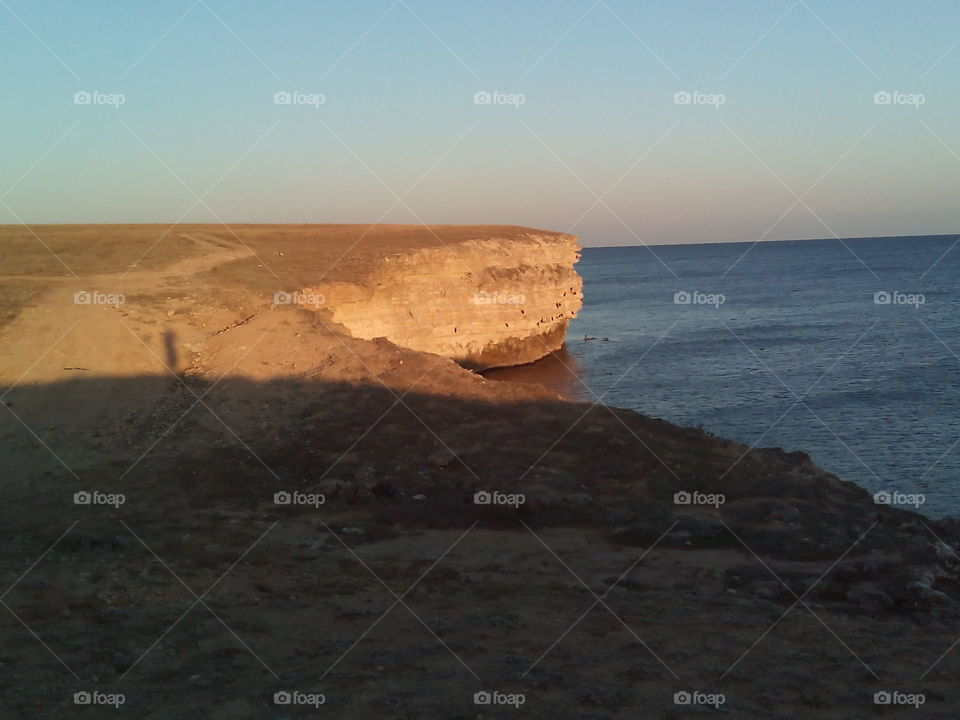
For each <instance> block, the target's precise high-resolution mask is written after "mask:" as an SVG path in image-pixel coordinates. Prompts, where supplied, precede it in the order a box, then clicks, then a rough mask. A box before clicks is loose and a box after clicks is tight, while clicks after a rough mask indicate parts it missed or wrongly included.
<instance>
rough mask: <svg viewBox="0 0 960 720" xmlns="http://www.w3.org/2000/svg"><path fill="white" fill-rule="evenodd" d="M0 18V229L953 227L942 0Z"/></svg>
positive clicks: (212, 1)
mask: <svg viewBox="0 0 960 720" xmlns="http://www.w3.org/2000/svg"><path fill="white" fill-rule="evenodd" d="M0 28H2V30H0V47H2V52H3V62H2V63H0V92H2V93H3V100H2V102H0V128H2V133H3V140H4V141H3V143H0V223H19V222H26V223H95V222H174V221H177V220H180V221H183V222H219V221H227V222H236V223H241V222H338V223H339V222H351V223H356V222H375V221H379V222H392V223H420V222H424V223H435V224H440V223H457V224H461V223H462V224H482V223H490V224H517V225H527V226H535V227H541V228H546V229H550V230H557V231H566V232H570V233H573V234H576V235H579V236H580V237H581V240H582V242H583V243H584V244H585V245H588V246H589V245H619V244H639V243H641V242H645V243H650V244H671V243H700V242H732V241H750V242H752V241H755V240H760V239H764V240H782V239H788V238H811V237H820V238H823V237H832V236H834V235H839V236H841V237H850V236H881V235H922V234H941V233H942V234H948V233H956V232H958V231H960V204H958V202H957V191H958V188H960V123H958V121H957V120H958V118H960V93H958V84H957V77H958V72H960V6H958V5H957V4H956V3H948V2H943V1H942V0H919V1H911V2H906V1H904V2H885V1H883V0H880V1H869V2H868V1H857V0H849V1H845V2H842V3H837V2H826V0H803V1H799V2H791V1H788V0H729V1H717V0H702V1H695V0H690V1H688V0H685V1H684V2H653V1H651V2H642V3H637V2H634V1H633V0H597V1H596V2H594V1H593V0H526V1H522V2H516V0H512V1H511V2H506V1H505V0H488V1H487V2H482V3H467V2H449V1H446V2H441V1H440V0H396V1H395V2H394V1H393V0H376V1H374V0H351V1H350V2H316V1H313V0H310V1H308V0H289V1H286V2H282V3H253V2H246V1H242V2H237V1H236V0H196V2H194V0H171V1H170V2H162V3H130V2H126V1H123V0H104V1H100V2H96V3H77V2H67V1H65V0H44V2H35V0H3V2H2V3H0ZM608 188H609V190H608ZM198 197H199V200H198Z"/></svg>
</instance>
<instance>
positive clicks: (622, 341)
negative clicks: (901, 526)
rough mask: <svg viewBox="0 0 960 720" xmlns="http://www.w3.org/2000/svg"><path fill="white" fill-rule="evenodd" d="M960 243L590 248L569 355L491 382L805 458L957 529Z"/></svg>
mask: <svg viewBox="0 0 960 720" xmlns="http://www.w3.org/2000/svg"><path fill="white" fill-rule="evenodd" d="M957 242H958V237H957V236H956V235H952V236H936V237H901V238H860V239H852V240H844V241H843V242H840V241H838V240H811V241H797V242H777V243H759V244H756V245H752V244H750V243H733V244H722V245H720V244H709V245H687V246H659V247H652V248H643V247H629V248H592V249H586V250H584V253H583V260H582V261H581V262H580V264H579V265H578V270H579V272H580V273H581V274H582V275H583V278H584V294H585V303H584V308H583V310H582V312H581V314H580V317H579V318H577V319H576V320H575V321H574V322H573V323H572V324H571V327H570V332H569V335H568V342H567V348H566V350H565V351H564V352H562V353H560V354H559V355H558V356H557V357H551V358H547V359H546V360H543V361H541V362H539V363H535V364H533V365H530V366H526V367H524V368H514V369H509V370H501V371H494V372H493V373H491V374H490V376H491V377H495V378H497V379H508V380H524V381H531V382H542V383H544V384H547V385H549V386H551V387H552V388H554V389H556V390H557V391H559V392H560V393H561V394H563V395H566V396H567V397H570V398H573V399H577V400H586V401H594V400H596V399H597V398H600V399H601V401H602V402H603V403H605V404H608V405H615V406H618V407H624V408H632V409H634V410H638V411H640V412H642V413H645V414H647V415H652V416H654V417H660V418H664V419H667V420H670V421H671V422H674V423H677V424H680V425H693V426H696V425H702V426H703V427H704V428H705V429H707V430H710V431H711V432H714V433H716V434H717V435H721V436H724V437H730V438H733V439H735V440H739V441H740V442H744V443H747V444H756V445H757V446H759V447H768V446H780V447H783V448H786V449H788V450H798V449H799V450H804V451H806V452H809V453H810V455H812V456H813V459H814V460H815V461H816V462H817V463H819V464H820V465H821V466H822V467H824V468H826V469H827V470H830V471H831V472H835V473H836V474H837V475H839V476H840V477H842V478H844V479H847V480H853V481H854V482H857V483H859V484H860V485H862V486H863V487H866V488H867V489H869V490H870V491H872V492H878V491H889V492H898V493H903V494H915V495H916V494H923V496H924V498H923V499H924V500H925V502H924V503H923V505H922V506H920V508H919V509H920V510H921V512H924V513H927V514H929V515H933V516H942V515H960V413H958V410H960V312H958V310H960V244H957V247H956V248H953V249H951V248H952V246H953V245H954V243H957ZM585 337H587V338H596V339H593V340H585V339H584V338H585ZM902 499H903V498H902Z"/></svg>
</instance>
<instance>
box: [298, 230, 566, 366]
mask: <svg viewBox="0 0 960 720" xmlns="http://www.w3.org/2000/svg"><path fill="white" fill-rule="evenodd" d="M579 258H580V246H579V245H578V244H577V239H576V238H575V237H573V236H570V235H563V234H554V233H534V232H531V233H527V234H523V235H520V236H514V237H486V238H474V239H467V240H462V241H459V242H456V243H446V244H444V245H442V246H440V247H429V248H422V249H417V250H413V251H410V252H405V253H398V254H395V255H392V256H389V257H386V258H384V259H383V260H382V261H381V262H380V263H379V264H378V265H377V266H376V267H375V268H374V269H373V270H372V271H371V272H370V273H369V274H367V275H366V276H364V277H363V278H361V279H360V280H359V281H357V282H330V283H326V284H320V285H317V286H316V287H311V288H306V289H305V290H304V293H305V294H306V295H307V296H312V297H318V298H322V302H320V303H318V304H316V307H317V308H322V309H326V310H328V311H330V312H331V313H332V315H333V319H334V320H335V321H336V322H338V323H340V324H341V325H343V326H344V327H345V328H347V330H349V331H350V333H351V334H352V335H353V336H354V337H358V338H362V339H365V340H372V339H374V338H379V337H384V338H387V339H388V340H390V341H391V342H393V343H394V344H396V345H399V346H401V347H405V348H408V349H411V350H417V351H421V352H430V353H435V354H437V355H443V356H444V357H448V358H451V359H453V360H456V361H457V362H458V363H460V364H461V365H464V366H465V367H468V368H471V369H477V370H482V369H487V368H491V367H500V366H506V365H521V364H525V363H529V362H533V361H535V360H539V359H540V358H542V357H544V356H545V355H548V354H549V353H551V352H553V351H554V350H558V349H559V348H560V347H561V346H562V345H563V342H564V339H565V337H566V332H567V325H568V323H569V321H570V319H571V318H574V317H576V315H577V311H578V310H579V309H580V307H581V306H582V304H583V280H582V278H581V277H580V275H579V274H578V273H577V272H576V270H575V269H574V265H575V264H576V262H577V261H578V260H579Z"/></svg>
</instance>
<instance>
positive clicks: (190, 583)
mask: <svg viewBox="0 0 960 720" xmlns="http://www.w3.org/2000/svg"><path fill="white" fill-rule="evenodd" d="M166 229H167V228H165V227H160V226H130V227H115V228H102V227H99V228H63V227H57V228H34V231H35V232H36V233H37V235H39V236H40V238H41V239H42V240H43V241H44V242H46V244H47V245H48V246H49V247H50V248H51V249H53V250H54V251H55V252H56V253H57V254H58V255H60V256H61V258H62V259H63V260H64V261H65V262H66V264H67V265H68V266H69V267H70V269H71V270H72V273H71V272H68V271H67V270H66V269H65V268H64V266H63V265H62V264H61V263H60V262H59V261H58V260H57V259H56V258H54V257H53V256H52V255H51V254H50V253H49V252H48V251H47V250H46V249H45V248H44V246H43V244H41V242H40V241H39V240H37V239H36V238H34V237H32V236H31V235H30V233H28V232H26V231H24V230H23V229H13V228H6V229H0V248H2V250H0V253H2V254H0V256H2V257H3V262H4V264H3V266H2V275H3V280H2V286H3V292H4V295H3V296H2V297H3V302H4V306H3V307H2V308H0V310H2V311H3V312H5V313H6V315H5V317H7V322H6V324H5V325H3V326H2V327H0V336H2V337H0V340H2V342H0V383H2V389H0V396H2V402H3V404H4V406H5V407H6V410H5V411H0V412H2V413H3V414H2V415H0V447H2V450H3V458H4V500H5V501H4V503H3V504H2V506H0V518H2V527H3V530H4V536H3V537H4V540H5V542H4V543H3V549H2V552H0V558H2V568H3V573H4V575H3V576H4V578H5V580H4V584H3V587H2V588H0V592H2V593H3V594H2V596H0V598H2V601H3V604H4V605H5V607H6V609H4V610H2V611H0V612H2V613H4V617H5V620H3V621H2V622H0V648H2V650H0V663H2V668H3V676H4V683H3V697H2V699H0V702H2V703H3V708H4V709H3V712H2V716H3V717H11V718H20V717H22V718H62V717H71V716H73V715H74V714H80V713H82V714H83V715H84V716H90V717H94V716H95V717H100V716H104V717H119V716H121V715H122V716H126V717H137V718H141V717H142V718H184V717H210V718H248V717H249V718H274V717H275V718H292V717H305V716H309V715H313V716H318V715H319V714H321V713H322V714H323V715H324V716H326V717H337V718H341V717H342V718H356V717H370V718H380V717H382V718H486V717H513V716H515V717H530V718H548V717H549V718H636V717H664V718H687V717H700V716H705V715H708V714H710V713H716V712H724V713H732V714H734V715H736V716H738V717H745V718H746V717H777V718H780V717H798V718H803V717H811V718H863V717H873V716H882V717H898V716H904V717H908V716H909V717H913V716H919V715H920V714H921V713H922V714H923V715H924V716H928V717H943V718H947V717H950V718H952V717H955V716H956V714H957V711H958V708H960V702H958V699H957V692H958V691H957V686H956V682H955V673H956V671H957V669H958V663H960V659H958V658H957V655H956V653H955V652H954V651H953V650H952V644H953V643H954V641H955V640H957V639H958V638H960V613H958V606H957V601H958V599H960V579H958V573H957V570H958V569H960V565H958V563H960V558H958V557H957V556H956V554H955V548H956V547H957V546H958V541H960V528H958V524H957V523H956V522H954V521H950V520H946V521H938V522H934V521H931V520H927V519H926V518H923V517H922V516H919V515H916V514H913V513H909V512H905V511H901V510H897V509H893V508H890V507H887V506H878V505H875V504H874V503H873V502H872V500H871V498H870V497H869V496H868V495H867V493H866V492H864V491H862V490H860V489H859V488H857V487H855V486H853V485H852V484H850V483H844V482H842V481H840V480H839V479H837V478H835V477H833V476H830V475H828V474H825V473H823V472H822V471H820V470H819V469H818V468H816V466H814V465H813V464H812V463H811V462H810V460H809V458H807V457H806V456H805V455H804V454H803V453H785V452H783V451H781V450H776V449H768V450H752V451H749V450H748V449H747V448H745V447H744V446H741V445H739V444H736V443H733V442H730V441H727V440H724V439H722V438H715V437H711V436H709V435H705V434H704V433H702V432H699V431H697V430H694V429H691V428H678V427H676V426H673V425H670V424H669V423H666V422H663V421H659V420H655V419H651V418H646V417H643V416H641V415H638V414H636V413H631V412H627V411H621V410H616V409H613V408H606V407H591V406H588V405H582V404H573V403H566V402H562V401H560V400H559V399H558V398H557V397H556V396H555V395H553V394H552V393H550V392H548V391H546V390H544V389H543V388H540V387H537V386H532V385H524V384H522V383H502V382H493V381H488V380H485V379H484V378H482V377H480V376H478V375H475V374H472V373H469V372H467V371H465V370H463V369H462V368H459V367H458V366H456V365H455V364H454V363H452V362H451V361H449V360H445V359H443V358H440V357H437V356H432V355H426V354H421V353H415V352H412V351H408V350H403V349H401V348H397V347H395V346H393V345H391V344H390V343H388V342H386V341H382V340H380V341H363V340H357V339H355V338H351V337H349V336H348V335H345V334H344V333H343V332H342V329H341V328H338V327H337V326H336V325H334V324H332V323H330V322H329V320H328V319H327V318H325V316H324V314H323V313H322V312H321V313H316V312H310V311H304V310H300V309H297V308H295V307H275V306H273V305H272V304H271V302H270V294H271V293H272V292H274V291H275V287H276V283H277V278H276V277H273V275H272V274H271V272H270V271H271V270H273V271H274V272H276V274H277V275H280V276H281V280H282V282H284V283H293V286H296V283H297V282H298V279H303V278H308V279H309V281H315V280H316V275H317V273H318V272H320V273H323V272H326V271H327V270H330V266H331V265H332V263H333V261H335V260H336V258H337V257H338V256H345V258H346V261H345V262H344V264H343V268H341V266H340V265H337V266H336V267H335V268H334V269H333V270H332V271H331V272H343V273H345V275H344V276H343V277H346V276H347V275H346V273H362V272H363V268H364V267H367V266H368V265H369V263H370V262H371V259H372V258H374V257H376V254H377V253H384V252H400V251H402V249H403V248H404V247H409V246H411V244H415V243H420V242H422V243H434V242H442V241H444V240H447V241H452V240H453V239H454V238H456V237H466V236H469V235H470V234H475V233H480V232H487V231H488V229H484V228H437V229H436V233H437V235H438V236H440V238H442V239H438V238H437V237H435V236H433V235H431V234H430V233H424V231H423V230H419V231H417V230H415V229H412V228H389V227H383V228H376V229H375V230H374V231H373V232H371V233H369V234H367V236H366V237H361V236H362V235H363V232H364V230H365V229H366V228H362V227H355V226H332V227H323V228H312V229H311V228H310V227H308V226H280V227H273V228H271V227H269V226H243V227H241V228H239V229H238V230H237V235H238V236H237V237H234V235H233V234H231V233H230V232H228V231H227V230H226V229H224V228H219V229H216V228H213V227H208V226H182V227H178V228H175V229H173V230H172V231H171V232H169V233H167V235H166V236H165V237H164V238H163V240H162V241H161V242H159V243H157V244H156V246H155V247H154V248H152V249H149V252H146V253H144V251H145V250H148V247H149V245H150V244H151V243H152V242H153V241H154V240H156V238H157V237H158V236H159V235H160V234H162V233H163V232H164V231H165V230H166ZM497 230H498V232H500V233H503V232H508V231H510V229H503V228H498V229H497ZM515 230H516V231H518V232H519V231H520V229H515ZM444 233H446V235H445V234H444ZM358 238H359V239H360V242H357V240H358ZM371 238H373V239H376V243H371V244H369V245H366V244H365V243H366V241H367V240H368V239H371ZM354 243H356V244H355V245H354ZM279 253H283V254H282V255H280V254H279ZM268 265H269V267H267V266H268ZM281 271H282V272H281ZM303 284H308V283H306V282H305V283H303ZM77 292H100V293H122V294H123V295H124V300H125V302H123V303H122V304H117V305H109V304H107V305H94V304H87V305H85V304H76V303H75V302H74V294H75V293H77ZM84 491H87V492H92V491H98V492H100V493H103V494H104V496H108V495H111V494H113V495H116V494H123V496H124V502H123V504H120V505H119V506H117V507H114V506H111V505H109V504H91V505H82V504H81V505H78V504H75V502H74V496H75V493H78V492H84ZM282 491H288V492H300V493H302V494H303V495H302V498H301V499H304V500H306V499H308V498H310V497H314V498H316V497H318V496H320V495H323V498H324V502H323V504H322V505H318V506H313V505H309V504H306V505H305V504H293V505H283V504H277V503H276V502H275V493H278V492H282ZM481 491H488V492H501V493H504V494H505V495H507V496H509V495H516V494H518V493H520V494H523V496H524V502H523V503H522V504H517V505H492V504H489V505H484V504H476V503H475V501H474V500H475V493H477V492H481ZM680 491H691V492H692V491H699V492H701V493H704V494H711V493H712V494H717V493H722V494H723V495H724V500H725V502H724V503H723V504H720V505H719V507H714V506H710V505H702V506H695V505H677V504H675V502H674V495H675V493H677V492H680ZM102 499H107V498H106V497H104V498H102ZM115 499H116V498H115ZM514 499H515V500H516V499H517V498H514ZM941 541H943V542H941ZM938 543H939V544H938ZM94 691H97V692H101V693H105V694H108V695H107V696H104V697H108V696H109V694H111V693H113V694H116V693H122V694H123V696H124V700H125V702H124V704H123V706H122V708H121V709H120V710H119V711H118V710H115V709H114V708H113V707H110V706H108V705H106V706H105V705H99V706H77V705H75V704H74V693H76V692H94ZM282 691H291V692H292V691H298V692H301V693H304V694H305V695H303V696H297V697H298V698H299V699H301V700H305V699H310V695H309V694H310V693H322V694H323V695H324V699H325V703H324V704H323V706H322V707H320V708H319V709H315V708H314V707H312V706H309V705H308V706H304V705H277V704H275V702H274V694H275V693H277V692H282ZM480 691H489V692H494V691H496V692H499V693H502V694H503V695H502V696H498V697H500V698H501V699H513V700H515V701H516V700H518V699H519V698H518V697H517V694H522V696H523V699H524V702H523V704H522V705H521V706H520V707H512V706H510V705H478V704H475V702H474V694H475V693H477V692H480ZM883 691H889V692H894V691H898V692H901V693H905V694H910V693H922V694H923V699H924V704H923V706H922V708H921V710H920V711H919V713H918V711H916V710H915V709H914V708H913V707H912V706H905V705H890V706H886V705H881V706H878V705H875V704H874V693H876V692H883ZM678 692H680V693H682V692H690V693H693V692H700V693H703V694H704V695H705V696H709V695H711V694H713V695H716V694H722V696H723V699H724V702H723V704H722V705H720V707H719V709H714V708H713V707H710V706H709V705H684V704H677V703H675V697H674V696H675V693H678ZM897 697H898V699H900V700H905V699H906V697H905V696H897ZM101 699H104V698H101ZM314 699H316V698H314ZM701 699H704V700H706V699H709V698H707V697H703V698H701ZM713 699H715V700H716V699H718V698H717V697H714V698H713Z"/></svg>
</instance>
